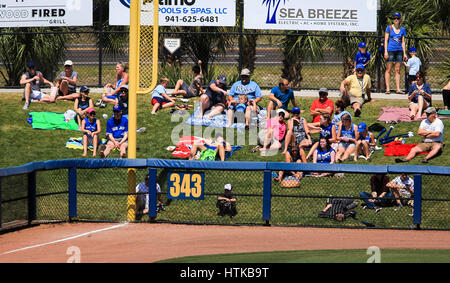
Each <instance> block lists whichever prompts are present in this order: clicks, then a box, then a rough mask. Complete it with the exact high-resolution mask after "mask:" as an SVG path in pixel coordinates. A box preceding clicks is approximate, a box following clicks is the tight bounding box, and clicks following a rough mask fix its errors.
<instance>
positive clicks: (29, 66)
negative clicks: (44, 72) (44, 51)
mask: <svg viewBox="0 0 450 283" xmlns="http://www.w3.org/2000/svg"><path fill="white" fill-rule="evenodd" d="M35 66H36V65H35V64H34V62H33V61H30V62H28V63H27V67H28V68H31V67H35Z"/></svg>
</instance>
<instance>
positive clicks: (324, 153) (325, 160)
mask: <svg viewBox="0 0 450 283" xmlns="http://www.w3.org/2000/svg"><path fill="white" fill-rule="evenodd" d="M335 158H336V152H335V151H334V149H333V148H332V147H331V143H330V140H329V139H327V138H324V137H321V138H320V139H319V146H318V147H317V149H316V150H315V151H314V154H313V163H322V164H333V163H334V161H335ZM330 175H332V174H331V173H327V172H320V173H319V172H314V173H312V176H314V177H325V176H330Z"/></svg>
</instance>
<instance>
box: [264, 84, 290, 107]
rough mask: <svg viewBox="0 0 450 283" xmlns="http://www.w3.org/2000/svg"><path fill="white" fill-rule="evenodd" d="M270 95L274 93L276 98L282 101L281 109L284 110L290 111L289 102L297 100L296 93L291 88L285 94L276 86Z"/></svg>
mask: <svg viewBox="0 0 450 283" xmlns="http://www.w3.org/2000/svg"><path fill="white" fill-rule="evenodd" d="M270 93H272V94H273V95H274V96H275V98H277V99H278V100H280V101H281V103H282V104H283V105H282V106H281V108H283V109H284V110H287V109H288V105H289V101H291V100H294V99H295V97H294V91H293V90H292V89H291V88H289V89H287V90H286V91H285V92H281V89H280V87H279V86H276V87H273V88H272V90H271V91H270Z"/></svg>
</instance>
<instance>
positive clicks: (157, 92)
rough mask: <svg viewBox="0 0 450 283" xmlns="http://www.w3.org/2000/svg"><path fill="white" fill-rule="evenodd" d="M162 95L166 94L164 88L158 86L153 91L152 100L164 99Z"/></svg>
mask: <svg viewBox="0 0 450 283" xmlns="http://www.w3.org/2000/svg"><path fill="white" fill-rule="evenodd" d="M163 93H167V91H166V88H165V87H163V86H162V85H158V86H157V87H155V89H154V90H153V93H152V98H156V97H157V98H164V96H162V94H163Z"/></svg>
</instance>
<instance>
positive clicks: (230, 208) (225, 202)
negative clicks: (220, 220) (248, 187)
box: [216, 184, 237, 218]
mask: <svg viewBox="0 0 450 283" xmlns="http://www.w3.org/2000/svg"><path fill="white" fill-rule="evenodd" d="M236 202H237V199H236V197H235V196H234V195H233V187H232V186H231V184H226V185H225V186H224V193H223V194H221V195H219V196H218V197H217V204H216V206H217V207H218V208H219V213H218V214H217V215H219V216H221V217H223V216H225V215H227V214H228V215H229V216H230V218H233V217H234V216H236V214H237V210H236Z"/></svg>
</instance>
